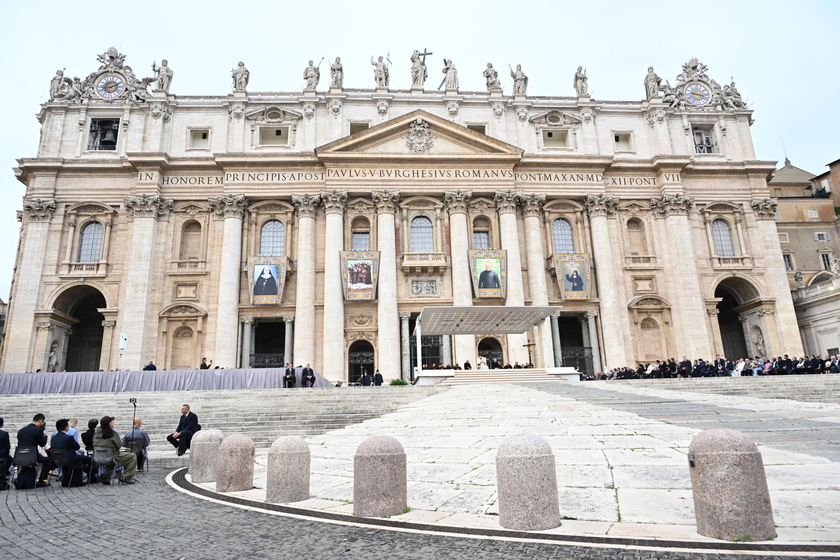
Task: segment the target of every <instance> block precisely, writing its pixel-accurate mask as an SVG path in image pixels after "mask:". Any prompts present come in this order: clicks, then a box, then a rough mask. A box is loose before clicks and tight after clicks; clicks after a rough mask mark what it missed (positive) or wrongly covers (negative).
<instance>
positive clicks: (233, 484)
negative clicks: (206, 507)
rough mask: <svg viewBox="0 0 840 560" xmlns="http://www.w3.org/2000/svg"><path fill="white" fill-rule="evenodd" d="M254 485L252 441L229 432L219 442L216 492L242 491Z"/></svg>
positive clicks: (244, 436) (242, 435)
mask: <svg viewBox="0 0 840 560" xmlns="http://www.w3.org/2000/svg"><path fill="white" fill-rule="evenodd" d="M253 487H254V442H253V441H252V440H251V438H249V437H248V436H246V435H245V434H231V435H229V436H228V437H226V438H225V439H224V440H222V443H220V444H219V462H218V464H217V465H216V492H242V491H244V490H250V489H251V488H253Z"/></svg>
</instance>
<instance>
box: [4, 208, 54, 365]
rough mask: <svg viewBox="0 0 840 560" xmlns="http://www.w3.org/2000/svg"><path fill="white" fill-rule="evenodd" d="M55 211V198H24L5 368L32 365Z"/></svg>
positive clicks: (8, 323)
mask: <svg viewBox="0 0 840 560" xmlns="http://www.w3.org/2000/svg"><path fill="white" fill-rule="evenodd" d="M53 214H55V201H53V200H41V199H40V198H38V199H35V200H24V201H23V228H22V230H21V236H20V238H21V247H20V260H19V261H18V265H17V272H16V275H15V282H14V284H12V297H11V298H10V299H9V311H8V313H9V315H8V317H9V320H8V322H7V323H6V340H5V342H4V345H5V352H4V356H3V371H4V372H6V373H23V372H26V371H32V370H34V369H37V368H39V367H41V365H40V364H39V365H38V366H37V367H31V366H32V364H31V363H30V356H29V349H30V347H31V341H32V337H33V335H34V328H33V323H32V320H33V317H34V314H35V309H36V307H37V305H38V295H39V290H40V288H41V286H43V283H42V282H40V281H39V279H40V278H41V273H42V272H43V268H44V261H45V260H46V249H47V239H48V237H49V230H50V220H52V217H53Z"/></svg>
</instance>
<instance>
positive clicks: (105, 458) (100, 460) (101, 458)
mask: <svg viewBox="0 0 840 560" xmlns="http://www.w3.org/2000/svg"><path fill="white" fill-rule="evenodd" d="M111 465H113V466H114V469H113V470H112V471H111V479H114V478H119V472H118V471H117V461H116V460H115V459H114V450H113V449H112V448H110V447H103V446H100V445H94V446H93V461H92V462H91V464H90V473H88V480H90V475H91V473H93V469H94V468H95V467H100V466H101V467H108V466H111ZM99 481H100V482H102V478H101V477H100V479H99ZM110 483H111V480H110V479H109V480H108V484H110Z"/></svg>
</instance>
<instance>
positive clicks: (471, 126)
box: [467, 124, 487, 134]
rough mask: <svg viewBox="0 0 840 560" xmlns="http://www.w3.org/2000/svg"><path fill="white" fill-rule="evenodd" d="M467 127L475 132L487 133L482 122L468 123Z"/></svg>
mask: <svg viewBox="0 0 840 560" xmlns="http://www.w3.org/2000/svg"><path fill="white" fill-rule="evenodd" d="M467 128H469V129H470V130H474V131H476V132H480V133H482V134H487V133H486V132H485V130H487V127H486V126H484V125H483V124H468V125H467Z"/></svg>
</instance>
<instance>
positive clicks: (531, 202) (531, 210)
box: [519, 194, 545, 218]
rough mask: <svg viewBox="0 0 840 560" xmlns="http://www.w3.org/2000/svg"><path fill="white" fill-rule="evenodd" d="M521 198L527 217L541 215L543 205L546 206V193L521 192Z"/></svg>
mask: <svg viewBox="0 0 840 560" xmlns="http://www.w3.org/2000/svg"><path fill="white" fill-rule="evenodd" d="M519 200H521V201H522V210H523V212H524V214H525V217H526V218H528V217H535V218H539V217H540V213H541V212H542V209H543V206H545V195H544V194H520V195H519Z"/></svg>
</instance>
